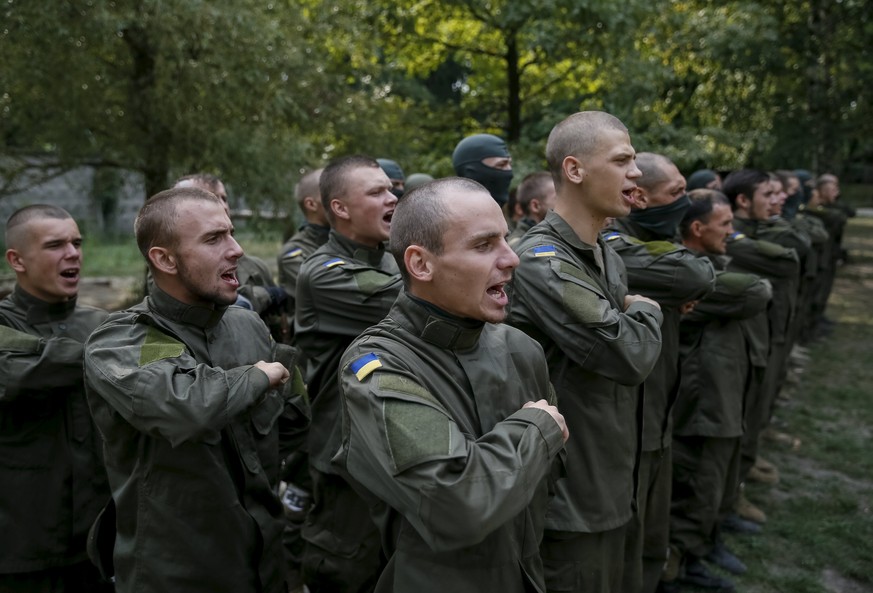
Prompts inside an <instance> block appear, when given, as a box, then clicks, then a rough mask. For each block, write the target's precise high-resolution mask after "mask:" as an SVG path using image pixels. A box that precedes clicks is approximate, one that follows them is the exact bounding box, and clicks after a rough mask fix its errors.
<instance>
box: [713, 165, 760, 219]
mask: <svg viewBox="0 0 873 593" xmlns="http://www.w3.org/2000/svg"><path fill="white" fill-rule="evenodd" d="M768 181H770V174H769V173H765V172H764V171H758V170H757V169H740V170H739V171H734V172H733V173H731V174H730V175H728V176H727V177H725V180H724V184H723V185H722V187H721V191H722V192H724V195H725V196H727V199H728V200H730V203H731V208H733V209H734V210H736V209H737V196H739V195H744V196H746V197H747V198H748V199H749V200H751V199H752V196H753V195H755V190H756V189H758V186H759V185H761V184H762V183H766V182H768Z"/></svg>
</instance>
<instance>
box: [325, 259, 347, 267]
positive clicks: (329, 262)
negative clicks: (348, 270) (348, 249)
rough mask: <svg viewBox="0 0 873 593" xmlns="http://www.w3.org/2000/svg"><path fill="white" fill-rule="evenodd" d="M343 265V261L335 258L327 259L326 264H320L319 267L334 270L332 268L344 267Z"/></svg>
mask: <svg viewBox="0 0 873 593" xmlns="http://www.w3.org/2000/svg"><path fill="white" fill-rule="evenodd" d="M345 263H346V262H345V260H343V259H340V258H338V257H335V258H333V259H329V260H327V261H326V262H324V263H323V264H321V267H323V268H334V267H336V266H344V265H345Z"/></svg>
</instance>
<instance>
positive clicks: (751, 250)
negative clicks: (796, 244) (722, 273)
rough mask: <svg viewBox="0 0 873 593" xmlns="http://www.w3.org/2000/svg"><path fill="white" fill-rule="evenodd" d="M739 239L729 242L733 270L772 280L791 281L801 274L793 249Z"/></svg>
mask: <svg viewBox="0 0 873 593" xmlns="http://www.w3.org/2000/svg"><path fill="white" fill-rule="evenodd" d="M737 237H738V238H734V239H733V240H731V241H729V242H728V249H727V253H728V255H729V256H730V258H731V259H730V264H729V265H730V267H731V269H733V270H737V271H742V272H747V273H749V274H757V275H759V276H763V277H765V278H769V279H771V280H789V279H792V278H795V277H796V276H797V275H798V274H799V273H800V260H799V259H798V257H797V252H796V251H794V250H793V249H789V248H787V247H783V246H782V245H777V244H776V243H771V242H770V241H757V240H754V239H749V238H747V237H745V236H743V237H739V236H737Z"/></svg>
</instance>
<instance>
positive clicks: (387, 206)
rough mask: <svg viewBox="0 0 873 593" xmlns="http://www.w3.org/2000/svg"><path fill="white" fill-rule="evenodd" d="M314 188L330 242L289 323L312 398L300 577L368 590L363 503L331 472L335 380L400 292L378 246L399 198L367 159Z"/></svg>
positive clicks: (338, 165) (347, 161) (374, 544)
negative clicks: (351, 348) (310, 495)
mask: <svg viewBox="0 0 873 593" xmlns="http://www.w3.org/2000/svg"><path fill="white" fill-rule="evenodd" d="M319 185H320V191H321V197H322V200H323V203H324V210H325V212H326V213H327V217H328V220H330V223H331V232H330V238H329V239H328V241H327V243H325V244H324V245H322V246H321V247H320V248H319V249H318V250H316V251H315V253H313V254H312V255H311V256H310V257H309V258H308V259H307V260H306V262H304V264H303V266H302V268H301V270H300V277H299V278H298V281H297V308H296V313H295V318H294V328H295V331H294V340H295V343H296V344H297V345H299V346H300V348H301V349H302V351H303V353H304V356H306V357H307V362H306V373H305V376H306V382H307V384H308V387H309V392H310V393H311V394H312V396H313V405H312V428H311V430H310V433H309V439H308V441H307V443H308V447H309V462H310V473H311V474H312V479H313V486H314V495H315V501H314V506H313V507H312V509H311V510H310V513H309V516H308V518H307V520H306V524H305V525H304V528H303V538H304V539H305V540H306V548H305V550H304V555H303V576H304V580H305V582H306V584H307V585H308V586H309V589H310V591H312V592H313V593H317V592H319V591H330V592H344V591H347V592H355V591H367V590H370V589H371V588H372V587H373V585H374V584H375V582H376V580H377V579H378V577H379V574H380V572H381V569H382V565H383V560H382V558H381V557H380V550H379V532H378V530H377V529H376V526H375V525H373V522H372V521H371V520H370V518H369V516H368V511H369V509H368V507H367V505H366V503H365V502H364V501H363V500H361V498H360V497H359V496H358V495H357V494H355V492H354V490H352V488H351V487H350V486H349V484H348V483H347V481H346V480H345V479H344V477H343V476H342V475H340V474H339V473H338V469H337V468H335V467H333V466H332V465H331V458H332V457H333V456H334V455H335V454H336V452H337V450H338V449H339V447H340V445H341V441H342V430H341V429H342V422H341V404H340V396H339V387H338V385H337V382H336V372H337V367H338V364H339V360H340V357H341V356H342V353H343V352H344V351H345V349H346V348H347V347H348V345H349V344H350V343H351V341H352V340H353V339H355V338H356V337H357V336H358V335H360V334H361V333H362V332H363V331H364V330H365V329H367V328H368V327H370V326H371V325H374V324H376V323H378V322H379V321H380V320H381V319H382V318H383V317H384V316H385V315H386V314H387V313H388V310H389V309H390V308H391V305H392V304H393V303H394V300H395V299H396V298H397V294H398V293H399V292H400V286H401V280H400V274H399V272H398V270H397V264H395V263H394V259H393V258H392V257H391V255H390V254H389V253H388V252H387V251H386V250H385V246H384V242H385V241H386V240H387V239H388V232H389V229H390V228H391V216H392V214H393V212H394V206H395V205H396V204H397V198H396V197H395V196H394V194H392V193H391V182H390V181H389V179H388V177H387V176H386V175H385V172H384V171H382V169H381V168H379V164H378V163H377V162H376V161H375V160H373V159H371V158H369V157H364V156H349V157H344V158H341V159H337V160H335V161H333V162H331V163H330V164H329V165H328V166H327V167H325V169H324V171H323V172H322V174H321V182H320V184H319Z"/></svg>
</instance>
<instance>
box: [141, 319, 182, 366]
mask: <svg viewBox="0 0 873 593" xmlns="http://www.w3.org/2000/svg"><path fill="white" fill-rule="evenodd" d="M183 352H185V344H183V343H182V342H180V341H178V340H176V339H175V338H171V337H170V336H168V335H167V334H165V333H163V332H162V331H161V330H159V329H157V328H155V327H152V326H149V328H148V330H147V331H146V337H145V341H144V342H143V343H142V348H140V351H139V366H145V365H147V364H150V363H153V362H156V361H158V360H163V359H164V358H176V357H178V356H182V353H183Z"/></svg>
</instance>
